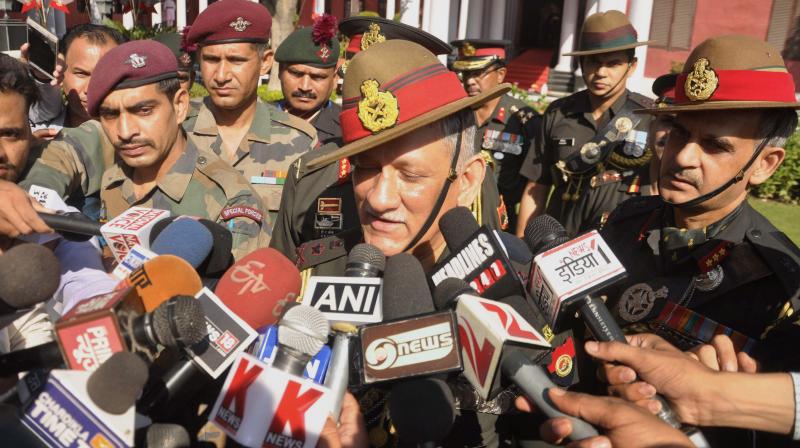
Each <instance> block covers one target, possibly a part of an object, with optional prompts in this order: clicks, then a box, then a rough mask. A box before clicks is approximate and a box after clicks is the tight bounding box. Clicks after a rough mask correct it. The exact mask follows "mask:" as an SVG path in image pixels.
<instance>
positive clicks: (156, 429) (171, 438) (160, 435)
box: [136, 423, 192, 448]
mask: <svg viewBox="0 0 800 448" xmlns="http://www.w3.org/2000/svg"><path fill="white" fill-rule="evenodd" d="M136 438H137V442H136V446H141V447H145V448H189V447H191V446H192V441H191V438H190V437H189V432H188V431H186V428H184V427H183V426H181V425H178V424H175V423H153V424H152V425H150V426H147V427H145V428H141V429H138V430H137V431H136Z"/></svg>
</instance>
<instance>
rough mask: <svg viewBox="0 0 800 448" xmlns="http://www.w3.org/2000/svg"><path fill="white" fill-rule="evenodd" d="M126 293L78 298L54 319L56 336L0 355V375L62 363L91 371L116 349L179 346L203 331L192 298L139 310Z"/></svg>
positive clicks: (198, 337) (199, 311)
mask: <svg viewBox="0 0 800 448" xmlns="http://www.w3.org/2000/svg"><path fill="white" fill-rule="evenodd" d="M126 296H127V295H126V294H125V291H116V292H113V293H109V294H103V295H100V296H96V297H92V298H89V299H86V300H83V301H81V302H79V303H78V304H77V305H76V306H75V307H74V308H73V309H71V310H70V311H69V312H68V313H67V314H65V315H64V316H63V317H62V318H61V319H59V320H58V321H57V322H56V324H55V333H56V338H57V341H54V342H48V343H46V344H41V345H37V346H35V347H31V348H27V349H24V350H17V351H13V352H11V353H6V354H3V355H0V375H13V374H16V373H19V372H25V371H28V370H32V369H35V368H54V367H59V366H61V365H62V364H64V363H66V365H67V367H68V368H70V369H74V370H88V371H93V370H97V369H98V368H99V367H100V366H101V364H102V363H103V362H104V361H106V360H107V359H109V358H111V357H112V356H113V355H114V354H115V353H117V352H123V351H127V350H131V351H137V352H149V351H151V350H153V349H155V348H157V346H158V345H159V344H160V345H163V346H167V347H181V346H183V345H185V344H192V343H195V342H196V341H199V340H201V339H202V337H203V336H205V327H203V326H202V322H203V320H202V316H203V314H202V313H203V311H202V309H201V308H200V305H199V303H197V301H195V300H194V299H193V298H191V297H180V296H179V297H175V298H172V299H170V300H168V301H166V302H164V303H163V304H162V305H161V306H159V307H158V308H157V309H156V310H155V311H153V312H152V313H149V314H140V313H141V307H140V306H139V307H137V304H136V303H135V302H136V301H135V300H130V299H127V300H126ZM62 354H63V356H62Z"/></svg>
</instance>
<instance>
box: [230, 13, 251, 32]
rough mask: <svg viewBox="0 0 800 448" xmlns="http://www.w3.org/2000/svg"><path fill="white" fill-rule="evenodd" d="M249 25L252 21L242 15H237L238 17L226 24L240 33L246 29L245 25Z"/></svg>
mask: <svg viewBox="0 0 800 448" xmlns="http://www.w3.org/2000/svg"><path fill="white" fill-rule="evenodd" d="M250 25H252V23H250V22H249V21H247V19H245V18H244V17H241V16H239V17H237V18H236V20H234V21H233V22H231V23H230V24H229V25H228V26H230V27H231V28H233V29H234V30H236V31H238V32H240V33H241V32H243V31H244V30H246V29H247V27H248V26H250Z"/></svg>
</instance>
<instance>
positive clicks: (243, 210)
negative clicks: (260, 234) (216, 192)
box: [219, 205, 264, 224]
mask: <svg viewBox="0 0 800 448" xmlns="http://www.w3.org/2000/svg"><path fill="white" fill-rule="evenodd" d="M219 216H220V217H221V218H222V219H223V220H224V221H229V220H231V219H234V218H250V219H252V220H253V221H255V222H257V223H258V224H261V221H262V220H263V219H264V213H262V212H261V210H258V209H256V208H253V207H247V206H244V205H234V206H232V207H226V208H223V209H222V211H221V212H220V213H219Z"/></svg>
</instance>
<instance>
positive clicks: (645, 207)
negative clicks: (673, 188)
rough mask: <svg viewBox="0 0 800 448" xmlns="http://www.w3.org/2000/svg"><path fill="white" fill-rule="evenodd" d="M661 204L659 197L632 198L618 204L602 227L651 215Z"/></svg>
mask: <svg viewBox="0 0 800 448" xmlns="http://www.w3.org/2000/svg"><path fill="white" fill-rule="evenodd" d="M663 203H664V202H663V201H662V200H661V197H660V196H637V197H632V198H630V199H628V200H626V201H624V202H622V203H621V204H619V205H618V206H617V208H615V209H614V210H613V211H612V212H611V214H610V215H609V216H608V220H607V221H606V222H605V224H604V226H609V225H611V224H613V223H615V222H618V221H623V220H625V219H628V218H632V217H634V216H641V215H644V214H647V213H652V212H653V210H655V209H657V208H659V207H660V206H661V205H662V204H663Z"/></svg>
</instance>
